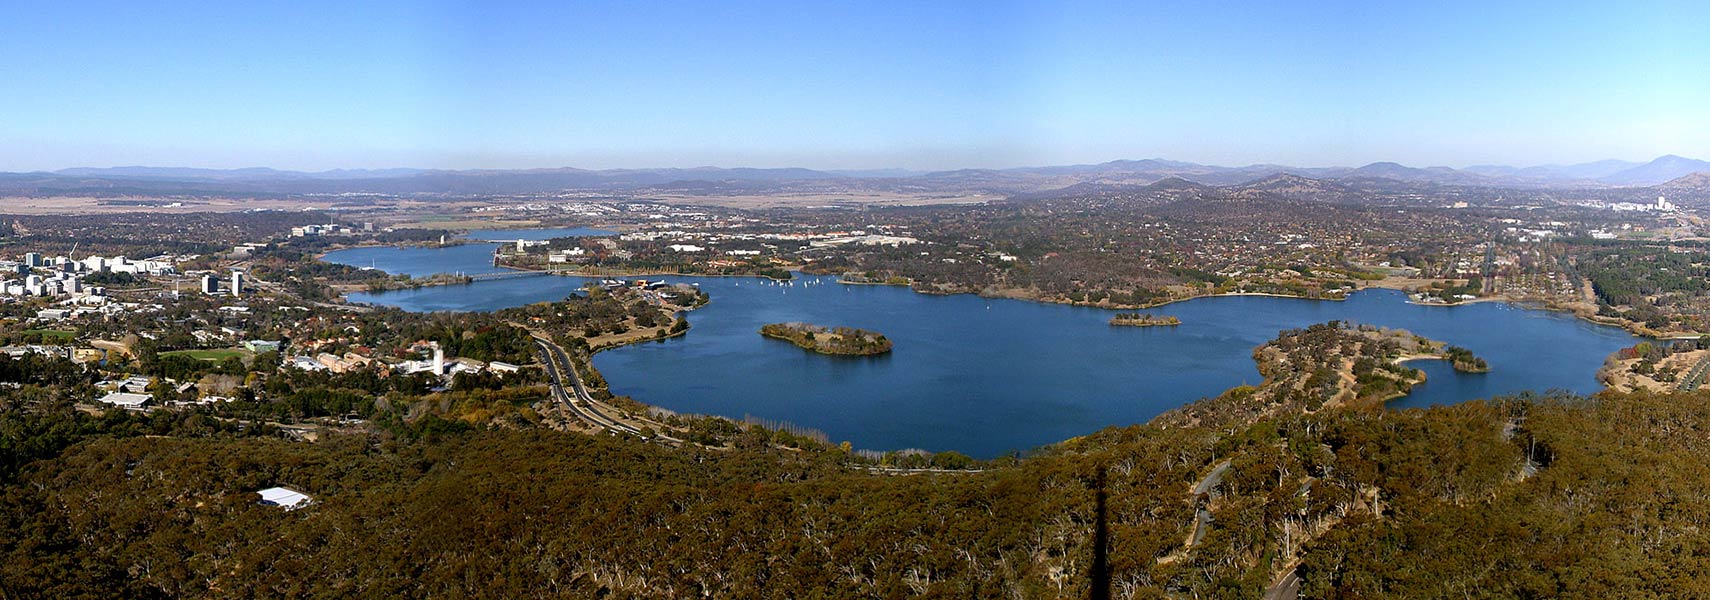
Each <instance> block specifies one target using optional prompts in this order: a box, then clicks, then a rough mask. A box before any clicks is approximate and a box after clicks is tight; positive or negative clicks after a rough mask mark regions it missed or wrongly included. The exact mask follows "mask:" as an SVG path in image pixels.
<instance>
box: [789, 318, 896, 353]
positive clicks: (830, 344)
mask: <svg viewBox="0 0 1710 600" xmlns="http://www.w3.org/2000/svg"><path fill="white" fill-rule="evenodd" d="M760 335H763V336H766V337H769V338H775V339H780V340H784V341H787V342H790V343H792V344H795V345H797V346H800V347H802V348H803V349H806V350H812V351H814V352H818V353H820V354H832V355H838V356H872V355H875V354H884V353H886V352H890V351H891V340H890V339H889V338H886V337H885V336H884V334H882V333H877V332H873V331H867V330H865V329H855V328H852V327H835V328H826V327H823V326H820V325H810V324H807V323H771V324H768V325H764V326H762V327H760Z"/></svg>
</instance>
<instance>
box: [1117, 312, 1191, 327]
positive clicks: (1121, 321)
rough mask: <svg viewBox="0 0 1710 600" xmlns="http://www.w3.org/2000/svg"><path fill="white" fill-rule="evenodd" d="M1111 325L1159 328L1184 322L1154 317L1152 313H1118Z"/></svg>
mask: <svg viewBox="0 0 1710 600" xmlns="http://www.w3.org/2000/svg"><path fill="white" fill-rule="evenodd" d="M1110 324H1111V325H1121V326H1126V327H1157V326H1160V325H1181V324H1182V320H1181V319H1178V318H1175V317H1163V316H1154V315H1153V314H1152V313H1116V316H1114V317H1111V318H1110Z"/></svg>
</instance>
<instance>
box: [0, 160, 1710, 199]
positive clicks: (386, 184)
mask: <svg viewBox="0 0 1710 600" xmlns="http://www.w3.org/2000/svg"><path fill="white" fill-rule="evenodd" d="M1702 173H1710V162H1706V161H1702V160H1696V159H1690V158H1685V157H1681V156H1675V155H1667V156H1662V157H1659V158H1657V159H1655V160H1652V161H1650V162H1647V163H1634V162H1626V161H1618V160H1604V161H1597V162H1591V163H1584V164H1576V165H1542V166H1533V167H1510V166H1501V165H1481V166H1474V167H1467V168H1464V169H1453V168H1449V167H1424V168H1420V167H1409V166H1405V165H1401V164H1397V163H1393V162H1376V163H1371V164H1368V165H1365V166H1361V167H1291V166H1285V165H1272V164H1261V165H1248V166H1243V167H1222V166H1215V165H1202V164H1198V163H1190V162H1181V161H1172V160H1163V159H1145V160H1117V161H1111V162H1106V163H1099V164H1085V165H1060V166H1046V167H1021V168H1012V169H963V170H955V171H934V172H917V171H907V170H901V169H875V170H844V171H820V170H813V169H800V168H781V169H752V168H719V167H699V168H690V169H679V168H668V169H607V170H587V169H575V168H559V169H518V170H461V171H452V170H428V169H340V170H333V171H319V172H304V171H284V170H277V169H270V168H264V167H258V168H247V169H195V168H180V167H140V166H132V167H111V168H75V169H64V170H60V171H54V172H51V173H50V172H33V173H0V192H5V193H30V194H40V193H86V194H101V195H114V194H150V193H153V194H254V195H276V196H290V195H305V194H353V193H354V194H361V193H373V194H399V195H408V194H430V195H431V194H440V195H484V194H528V193H543V192H554V191H562V190H596V191H598V190H608V191H637V190H639V191H656V192H659V193H681V194H719V193H738V192H756V193H764V192H768V191H818V192H835V191H838V190H876V191H897V192H907V191H914V192H923V191H924V192H932V191H984V192H991V193H1000V194H1039V193H1044V192H1051V191H1055V192H1058V193H1063V192H1069V193H1073V192H1074V191H1075V190H1079V191H1084V192H1089V193H1099V191H1101V190H1102V191H1105V192H1108V191H1111V190H1116V189H1122V188H1127V187H1132V186H1145V185H1151V184H1157V183H1159V182H1167V181H1171V180H1173V179H1179V180H1181V182H1179V183H1169V184H1166V185H1183V184H1194V185H1204V186H1220V187H1227V186H1241V185H1246V186H1247V187H1249V188H1253V187H1273V188H1278V189H1279V190H1288V191H1296V192H1302V193H1305V192H1307V191H1310V190H1314V189H1316V190H1317V191H1316V192H1315V193H1351V191H1352V189H1353V188H1359V187H1364V186H1366V185H1370V184H1373V183H1374V182H1378V183H1381V182H1399V183H1402V184H1426V185H1436V186H1459V187H1490V188H1518V189H1549V188H1562V189H1588V188H1621V187H1651V186H1664V185H1665V184H1669V182H1672V181H1675V180H1679V179H1681V178H1683V177H1687V176H1690V175H1693V174H1702ZM1362 182H1363V184H1362ZM1701 183H1702V182H1701V181H1699V180H1693V181H1692V182H1688V183H1683V184H1681V185H1680V186H1677V188H1679V189H1680V190H1681V191H1696V190H1699V189H1701V188H1702V187H1703V186H1702V185H1701ZM1343 185H1347V186H1352V187H1351V188H1348V187H1342V186H1343ZM1318 188H1328V189H1318Z"/></svg>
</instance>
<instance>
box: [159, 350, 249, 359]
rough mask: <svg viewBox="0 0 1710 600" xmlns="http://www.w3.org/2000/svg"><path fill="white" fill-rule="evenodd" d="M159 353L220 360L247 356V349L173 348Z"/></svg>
mask: <svg viewBox="0 0 1710 600" xmlns="http://www.w3.org/2000/svg"><path fill="white" fill-rule="evenodd" d="M160 355H161V356H188V357H190V358H194V359H197V360H206V361H212V362H220V361H223V360H225V359H228V358H236V359H242V358H243V357H245V356H249V351H248V350H242V349H238V348H227V349H224V350H175V351H172V352H162V353H160Z"/></svg>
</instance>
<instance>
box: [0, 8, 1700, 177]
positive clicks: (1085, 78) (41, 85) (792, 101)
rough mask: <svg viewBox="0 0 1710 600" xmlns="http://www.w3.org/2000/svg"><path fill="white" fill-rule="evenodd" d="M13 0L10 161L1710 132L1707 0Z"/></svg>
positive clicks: (464, 161)
mask: <svg viewBox="0 0 1710 600" xmlns="http://www.w3.org/2000/svg"><path fill="white" fill-rule="evenodd" d="M10 12H11V13H12V14H11V15H9V16H10V18H9V19H7V20H6V21H5V22H3V23H0V67H3V68H4V70H5V72H6V73H8V81H9V84H10V87H11V88H12V90H13V91H14V93H12V94H8V95H6V96H4V97H0V114H3V115H6V118H4V119H0V170H5V171H37V170H44V171H51V170H59V169H64V168H77V167H97V168H99V167H100V166H101V165H158V166H167V167H176V166H183V167H194V168H215V169H230V168H246V167H253V166H266V167H271V168H277V169H282V170H298V171H323V170H331V169H340V168H344V169H382V168H421V169H487V168H491V169H527V168H558V167H564V166H574V167H577V168H586V169H608V168H671V167H676V168H691V167H694V166H706V165H718V166H723V167H755V168H778V167H801V168H811V169H820V170H866V169H892V168H900V169H909V170H917V171H934V170H952V169H961V168H1013V167H1025V166H1045V165H1067V164H1096V163H1102V162H1107V161H1109V160H1114V159H1125V158H1130V157H1163V158H1166V159H1170V160H1180V161H1188V162H1195V163H1201V164H1209V165H1226V166H1244V165H1251V164H1283V165H1290V166H1303V167H1304V166H1315V165H1320V166H1321V165H1339V166H1358V165H1363V164H1367V163H1371V162H1397V163H1401V164H1405V165H1409V166H1417V167H1428V166H1439V165H1444V166H1452V167H1456V168H1462V167H1466V166H1474V165H1486V164H1504V165H1512V166H1532V165H1545V164H1577V163H1586V162H1594V161H1599V160H1606V159H1612V158H1613V159H1621V160H1629V161H1632V162H1645V161H1648V160H1651V159H1653V158H1655V157H1656V156H1659V155H1663V154H1678V155H1681V156H1686V157H1692V158H1699V157H1704V156H1710V112H1707V111H1704V110H1702V108H1701V107H1703V106H1706V105H1710V78H1705V77H1702V76H1699V71H1700V70H1701V67H1702V65H1704V64H1710V40H1706V39H1705V38H1704V37H1702V36H1699V35H1696V31H1695V28H1694V27H1693V24H1695V23H1702V22H1705V21H1706V20H1710V6H1704V5H1699V4H1692V3H1685V2H1648V3H1628V4H1623V5H1619V6H1592V5H1584V4H1579V5H1566V6H1564V5H1560V4H1547V5H1536V6H1506V5H1504V6H1491V5H1486V4H1484V3H1474V2H1452V3H1448V4H1436V5H1430V6H1424V5H1420V6H1368V5H1366V4H1365V3H1356V2H1331V3H1326V4H1319V5H1313V6H1310V7H1298V6H1290V5H1287V4H1281V3H1278V4H1265V5H1256V6H1238V7H1237V6H1137V5H1132V4H1129V3H1118V2H1081V3H1072V4H1066V5H1052V6H1049V7H1041V6H1033V5H1026V4H1020V3H1002V2H998V3H974V2H966V3H945V4H920V3H896V4H889V5H886V6H882V7H880V6H874V5H859V6H855V5H849V6H835V5H801V4H797V3H782V2H756V3H747V4H742V5H718V6H668V5H631V4H627V3H622V4H599V3H591V4H578V5H575V6H563V5H559V4H556V3H544V2H542V3H531V2H523V3H517V4H508V5H504V6H489V5H479V6H477V5H466V4H460V3H454V2H444V3H425V4H423V3H398V4H366V3H364V4H358V5H351V4H345V3H300V4H291V5H280V6H251V5H242V6H219V7H215V8H206V7H191V6H171V7H156V6H140V5H132V4H126V3H112V4H106V5H101V4H96V5H75V6H73V5H62V4H58V3H47V2H26V3H24V4H23V5H21V6H18V7H15V8H14V9H13V10H12V11H10ZM1659 149H1660V151H1659Z"/></svg>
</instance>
